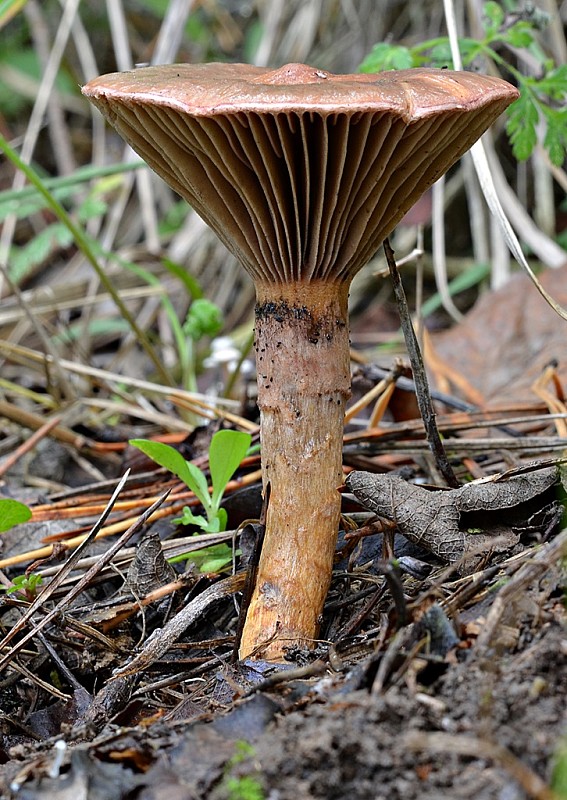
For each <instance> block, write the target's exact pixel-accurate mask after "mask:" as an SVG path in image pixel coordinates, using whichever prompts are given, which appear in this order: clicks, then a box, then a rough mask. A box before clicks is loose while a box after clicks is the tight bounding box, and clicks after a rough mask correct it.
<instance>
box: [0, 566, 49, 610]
mask: <svg viewBox="0 0 567 800" xmlns="http://www.w3.org/2000/svg"><path fill="white" fill-rule="evenodd" d="M42 582H43V577H42V576H41V575H39V574H38V573H36V572H30V574H29V575H17V576H16V577H15V578H14V579H13V580H12V585H11V586H2V587H0V590H1V591H3V592H6V594H18V595H20V597H22V598H23V599H24V600H27V601H28V602H30V603H31V602H33V601H34V600H35V597H36V595H37V590H38V589H39V587H40V586H41V584H42Z"/></svg>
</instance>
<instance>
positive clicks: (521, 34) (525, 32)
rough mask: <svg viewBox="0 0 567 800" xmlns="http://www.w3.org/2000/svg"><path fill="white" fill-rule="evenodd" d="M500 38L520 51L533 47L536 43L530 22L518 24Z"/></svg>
mask: <svg viewBox="0 0 567 800" xmlns="http://www.w3.org/2000/svg"><path fill="white" fill-rule="evenodd" d="M500 38H501V41H503V42H507V43H508V44H509V45H510V46H511V47H517V48H519V49H521V48H528V47H531V46H532V45H533V44H534V42H535V39H534V37H533V33H532V27H531V25H530V24H529V22H516V24H515V25H512V27H511V28H508V30H507V31H506V33H505V34H503V35H502V36H501V37H500Z"/></svg>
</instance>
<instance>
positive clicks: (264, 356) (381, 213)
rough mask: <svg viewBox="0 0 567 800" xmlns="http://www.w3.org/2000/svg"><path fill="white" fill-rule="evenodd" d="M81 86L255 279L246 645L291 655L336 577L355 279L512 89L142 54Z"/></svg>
mask: <svg viewBox="0 0 567 800" xmlns="http://www.w3.org/2000/svg"><path fill="white" fill-rule="evenodd" d="M83 92H84V94H85V95H86V96H87V97H88V98H89V99H90V100H91V101H92V102H93V103H94V104H95V105H96V106H97V107H98V108H99V109H100V110H101V111H102V113H103V114H104V115H105V116H106V117H107V118H108V120H109V121H110V122H111V124H112V125H113V126H114V127H115V128H116V130H117V131H118V132H119V133H120V134H121V136H122V137H123V138H124V139H125V140H126V141H127V142H128V143H129V144H130V145H131V146H132V147H133V149H134V150H136V151H137V152H138V153H139V154H140V155H141V156H142V158H143V159H144V160H145V161H146V162H147V163H148V164H149V165H150V167H152V168H153V169H154V170H155V171H156V172H157V173H158V175H160V176H161V177H162V178H164V180H165V181H166V182H167V183H168V184H169V185H170V186H171V187H172V188H173V189H174V190H175V191H176V192H178V193H179V194H180V195H181V196H182V197H184V198H185V199H186V200H187V201H188V202H189V203H190V205H191V206H192V207H193V208H194V209H195V210H196V211H197V212H198V213H199V214H200V215H201V216H202V217H203V219H204V220H205V221H206V222H207V223H208V224H209V225H210V227H211V228H212V229H213V230H214V231H215V232H216V233H217V235H218V236H219V238H220V239H221V240H222V241H223V242H224V244H225V245H226V246H227V248H228V249H229V250H230V251H231V252H232V253H233V254H234V255H235V256H236V258H237V259H238V260H239V261H240V263H241V264H242V265H243V267H244V268H245V269H246V270H247V272H248V273H249V275H250V276H251V278H252V280H253V281H254V284H255V288H256V298H257V303H256V312H255V315H256V322H255V326H256V332H255V348H256V363H257V373H258V405H259V408H260V412H261V444H262V465H263V483H264V488H265V489H266V488H267V487H268V486H269V488H270V493H269V504H268V509H267V520H266V532H265V538H264V545H263V549H262V553H261V557H260V564H259V567H258V573H257V581H256V587H255V590H254V594H253V597H252V600H251V604H250V607H249V610H248V614H247V619H246V622H245V625H244V631H243V637H242V642H241V648H240V655H241V657H246V656H249V655H257V656H261V657H265V658H270V659H273V660H281V659H282V658H283V656H284V648H285V647H286V646H288V645H291V644H296V645H297V644H300V645H305V644H307V645H309V644H311V643H312V642H313V639H314V638H315V637H316V636H317V633H318V629H319V624H320V616H321V613H322V609H323V604H324V600H325V596H326V594H327V591H328V588H329V584H330V580H331V573H332V564H333V555H334V551H335V545H336V538H337V532H338V526H339V514H340V496H339V493H338V492H337V488H338V487H339V486H340V485H341V483H342V436H343V418H344V410H345V403H346V400H347V398H348V397H349V393H350V361H349V338H348V317H347V298H348V290H349V285H350V282H351V280H352V278H353V276H354V275H355V274H356V272H358V270H359V269H360V268H361V267H362V266H364V264H365V263H366V262H367V261H368V260H369V259H370V258H371V257H372V256H373V255H374V253H375V252H376V250H377V249H378V247H379V245H380V244H381V243H382V242H383V240H384V238H385V237H386V236H387V235H388V234H389V233H390V232H391V231H392V230H393V228H394V227H395V225H396V224H397V223H398V222H399V220H400V219H401V218H402V217H403V215H404V214H405V213H406V211H408V210H409V208H410V207H411V206H412V205H413V203H414V202H415V201H416V200H417V199H418V198H419V197H420V196H421V195H422V194H423V192H425V190H426V189H427V188H429V186H431V185H432V184H433V183H434V182H435V181H436V180H437V178H439V177H441V175H443V174H444V173H445V172H446V171H447V170H448V169H449V167H451V165H452V164H454V163H455V161H456V160H457V159H458V158H459V157H460V156H461V155H462V154H463V153H464V152H465V151H466V150H468V149H469V148H470V147H471V145H472V144H473V143H474V142H475V141H476V140H477V139H478V138H479V137H480V136H481V135H482V134H483V133H484V131H485V130H486V129H487V128H488V127H489V126H490V125H491V124H492V123H493V122H494V120H495V119H496V118H497V117H498V116H499V115H500V113H501V112H502V111H503V110H504V109H505V108H506V106H508V105H509V104H510V103H511V102H512V101H513V100H514V99H515V98H516V97H517V94H518V93H517V91H516V89H514V87H512V86H510V85H509V84H507V83H506V82H504V81H502V80H500V79H498V78H493V77H487V76H482V75H477V74H472V73H468V72H450V71H448V70H434V69H414V70H404V71H399V72H384V73H380V74H377V75H362V74H360V75H333V74H331V73H329V72H325V71H323V70H318V69H314V68H312V67H308V66H305V65H302V64H289V65H287V66H284V67H281V68H280V69H276V70H268V69H265V68H262V67H254V66H248V65H244V64H197V65H189V64H181V65H168V66H157V67H145V68H142V69H138V70H135V71H132V72H125V73H115V74H112V75H105V76H102V77H100V78H97V79H95V80H93V81H91V82H90V83H89V84H87V85H86V86H85V87H84V88H83Z"/></svg>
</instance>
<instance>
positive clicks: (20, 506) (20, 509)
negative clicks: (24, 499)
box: [0, 497, 32, 533]
mask: <svg viewBox="0 0 567 800" xmlns="http://www.w3.org/2000/svg"><path fill="white" fill-rule="evenodd" d="M31 516H32V512H31V510H30V509H29V508H28V507H27V506H26V505H25V503H20V502H19V501H18V500H12V499H11V498H10V497H3V498H2V499H0V533H4V532H5V531H9V530H10V528H13V527H14V525H20V524H21V523H22V522H27V521H28V520H30V519H31Z"/></svg>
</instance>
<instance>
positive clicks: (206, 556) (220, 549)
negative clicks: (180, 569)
mask: <svg viewBox="0 0 567 800" xmlns="http://www.w3.org/2000/svg"><path fill="white" fill-rule="evenodd" d="M181 560H183V561H193V562H194V563H195V564H196V565H197V567H198V568H199V572H220V571H221V570H222V569H225V567H228V566H229V565H230V564H232V549H231V548H230V547H229V546H228V545H227V544H213V545H211V546H210V547H205V548H204V549H203V550H194V551H193V552H192V553H184V554H183V555H182V556H176V557H175V558H172V559H170V563H175V562H176V561H181Z"/></svg>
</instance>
